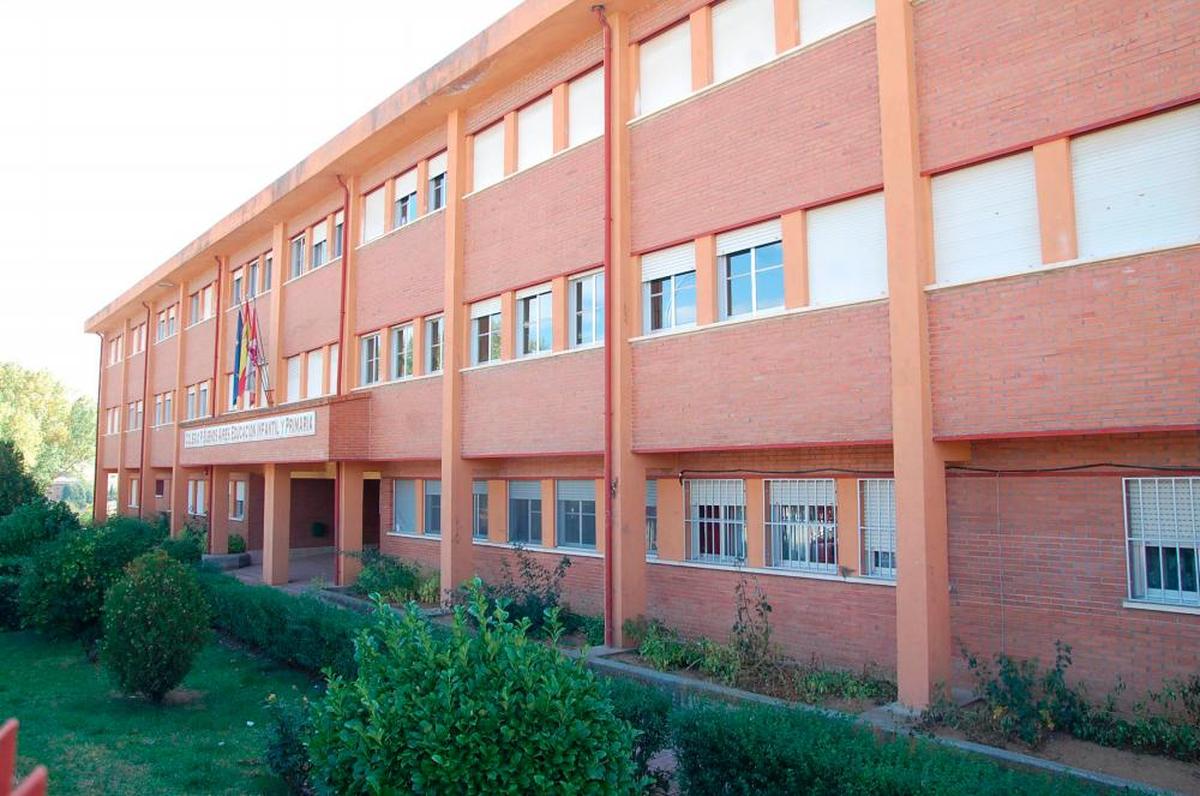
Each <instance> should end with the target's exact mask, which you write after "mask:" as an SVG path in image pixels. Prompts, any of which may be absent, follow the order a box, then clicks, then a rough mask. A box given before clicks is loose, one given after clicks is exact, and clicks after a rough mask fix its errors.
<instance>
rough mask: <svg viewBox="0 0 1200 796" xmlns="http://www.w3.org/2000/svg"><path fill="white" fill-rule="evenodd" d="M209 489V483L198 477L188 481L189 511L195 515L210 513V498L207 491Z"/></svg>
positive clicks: (200, 515)
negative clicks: (208, 498) (207, 498)
mask: <svg viewBox="0 0 1200 796" xmlns="http://www.w3.org/2000/svg"><path fill="white" fill-rule="evenodd" d="M207 491H208V483H207V482H206V481H202V480H200V479H198V478H193V479H190V480H189V481H188V486H187V513H188V514H191V515H192V516H195V517H203V516H205V515H206V514H208V500H206V496H207V495H206V493H207Z"/></svg>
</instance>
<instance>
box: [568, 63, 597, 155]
mask: <svg viewBox="0 0 1200 796" xmlns="http://www.w3.org/2000/svg"><path fill="white" fill-rule="evenodd" d="M603 134H604V70H603V69H593V70H592V71H590V72H588V73H587V74H586V75H582V76H580V77H577V78H575V79H574V80H572V81H571V82H570V83H568V84H567V144H568V146H577V145H578V144H582V143H583V142H585V141H591V140H592V139H593V138H597V137H599V136H601V135H603Z"/></svg>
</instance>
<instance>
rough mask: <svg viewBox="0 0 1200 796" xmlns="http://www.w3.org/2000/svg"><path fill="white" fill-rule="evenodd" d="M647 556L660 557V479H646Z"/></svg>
mask: <svg viewBox="0 0 1200 796" xmlns="http://www.w3.org/2000/svg"><path fill="white" fill-rule="evenodd" d="M646 556H647V557H648V558H658V480H657V479H654V478H647V479H646Z"/></svg>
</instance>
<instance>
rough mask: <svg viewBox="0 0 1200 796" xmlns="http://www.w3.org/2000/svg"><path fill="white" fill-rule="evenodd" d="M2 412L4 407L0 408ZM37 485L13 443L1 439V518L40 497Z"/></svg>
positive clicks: (23, 458)
mask: <svg viewBox="0 0 1200 796" xmlns="http://www.w3.org/2000/svg"><path fill="white" fill-rule="evenodd" d="M0 411H2V407H0ZM39 494H40V493H39V491H38V487H37V484H36V483H34V480H33V478H32V477H31V476H30V475H29V471H28V470H26V469H25V457H24V456H22V455H21V451H20V449H19V448H17V447H16V446H15V445H13V444H12V443H11V442H9V441H8V440H6V439H3V438H0V517H6V516H8V515H9V514H11V513H12V510H13V509H15V508H16V507H17V506H20V505H22V504H24V503H28V502H29V501H31V500H34V499H36V498H37V497H38V495H39Z"/></svg>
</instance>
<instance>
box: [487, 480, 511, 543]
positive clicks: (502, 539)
mask: <svg viewBox="0 0 1200 796" xmlns="http://www.w3.org/2000/svg"><path fill="white" fill-rule="evenodd" d="M487 483H488V541H489V542H495V543H497V544H507V543H508V482H507V481H504V480H492V481H488V482H487Z"/></svg>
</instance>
